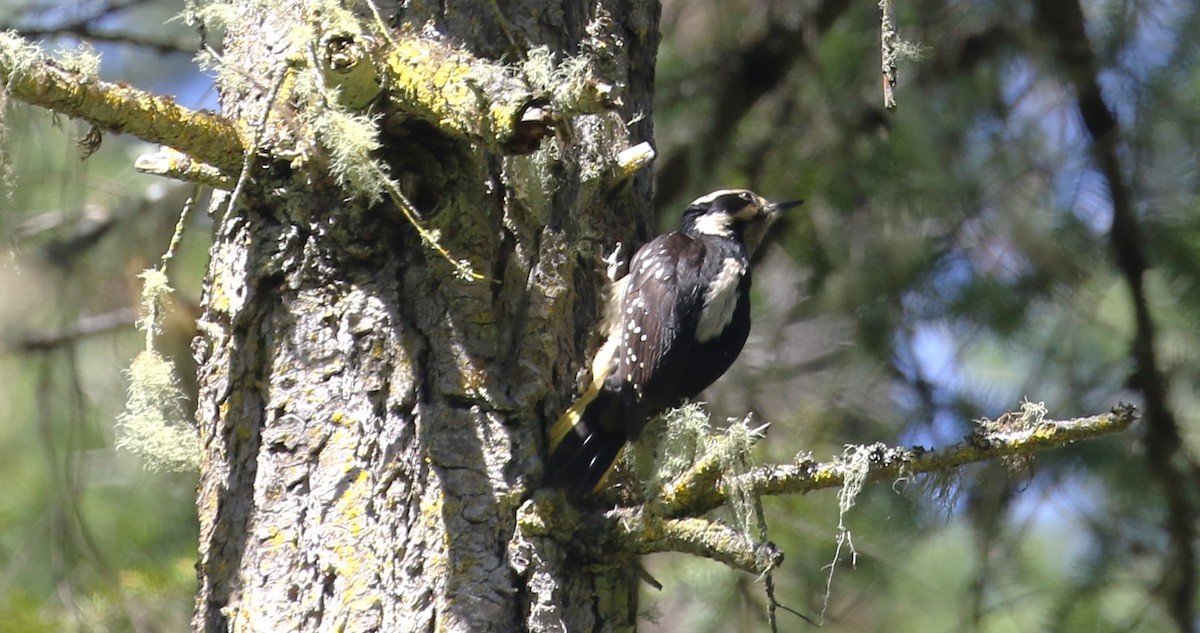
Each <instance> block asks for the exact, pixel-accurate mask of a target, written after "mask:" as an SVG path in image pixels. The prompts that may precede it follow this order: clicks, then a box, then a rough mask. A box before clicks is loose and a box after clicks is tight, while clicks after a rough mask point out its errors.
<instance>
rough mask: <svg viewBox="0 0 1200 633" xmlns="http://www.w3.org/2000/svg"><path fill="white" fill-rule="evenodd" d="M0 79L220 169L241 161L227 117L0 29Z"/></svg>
mask: <svg viewBox="0 0 1200 633" xmlns="http://www.w3.org/2000/svg"><path fill="white" fill-rule="evenodd" d="M0 82H3V83H4V84H5V89H6V90H7V91H8V93H9V94H11V95H12V96H13V97H16V98H17V99H19V100H21V101H23V102H25V103H29V104H31V105H36V106H41V107H44V108H47V109H50V110H53V111H55V112H59V113H62V114H66V115H68V116H72V117H76V118H79V119H82V120H84V121H87V122H88V123H91V124H92V125H94V126H96V127H98V128H100V129H102V130H111V131H113V132H125V133H129V134H133V135H134V136H137V137H138V138H142V139H145V140H147V141H151V142H155V143H160V144H162V145H167V146H170V147H173V148H175V149H177V150H179V151H181V152H184V153H186V154H187V155H189V156H191V157H192V158H193V159H195V160H199V161H202V162H205V163H208V164H210V165H213V166H214V167H216V168H217V169H220V170H221V171H223V172H225V173H230V174H236V173H237V170H238V169H239V168H240V167H241V165H242V150H243V143H242V138H241V135H240V134H239V132H238V129H237V127H236V126H235V125H234V124H233V123H231V122H230V121H229V120H228V119H226V118H224V117H222V116H220V115H218V114H214V113H212V112H208V111H204V110H190V109H188V108H185V107H183V106H180V105H179V104H177V103H175V102H174V100H172V99H171V98H169V97H162V96H157V95H153V94H150V93H148V92H145V91H142V90H138V89H136V88H132V87H130V86H126V85H122V84H113V83H107V82H103V81H99V80H98V79H96V78H95V77H94V76H92V75H91V74H89V73H87V72H83V71H81V70H72V69H69V68H66V67H64V66H63V65H61V64H59V63H57V62H55V61H54V60H52V59H50V58H49V57H47V56H46V54H45V53H44V52H42V50H41V49H40V48H38V47H37V46H34V45H32V44H30V43H28V42H26V41H25V40H23V39H21V38H20V37H18V36H16V35H14V34H12V33H0Z"/></svg>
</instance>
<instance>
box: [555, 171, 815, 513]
mask: <svg viewBox="0 0 1200 633" xmlns="http://www.w3.org/2000/svg"><path fill="white" fill-rule="evenodd" d="M798 204H800V203H799V201H797V202H787V203H779V204H772V203H769V202H768V201H767V200H765V199H763V198H762V197H761V196H758V195H757V194H754V193H752V192H750V191H746V190H741V189H725V190H721V191H715V192H713V193H710V194H708V195H706V196H703V197H701V198H698V199H696V200H695V201H694V202H692V203H691V204H690V205H689V206H688V207H687V209H685V210H684V212H683V223H682V226H681V228H680V230H678V231H674V232H671V233H667V234H665V235H660V236H658V237H656V238H654V239H653V240H651V241H650V242H648V243H647V244H645V245H644V246H642V247H641V248H640V249H638V251H637V253H636V254H634V256H633V260H632V261H630V263H629V274H628V275H626V276H625V277H623V278H622V279H620V280H618V281H617V282H616V283H615V284H614V286H613V288H612V290H611V297H610V301H609V306H608V314H607V316H606V319H605V324H604V328H605V335H606V338H605V343H604V345H603V346H601V348H600V350H599V351H598V352H597V354H596V356H595V358H594V359H593V361H592V382H591V384H590V386H589V388H588V389H587V391H585V392H584V394H583V395H582V396H580V397H579V399H578V400H576V402H575V403H574V404H573V405H572V406H571V407H570V408H569V409H567V411H566V412H565V413H563V415H562V416H561V417H559V419H558V420H557V421H556V422H555V423H554V425H553V426H551V428H550V431H549V440H550V456H549V459H548V462H547V465H546V473H547V480H548V482H549V483H551V484H552V485H556V486H559V487H562V488H565V489H567V490H568V491H569V492H571V493H572V494H574V495H576V496H581V495H584V494H587V493H588V492H592V491H594V490H596V489H598V488H599V487H600V486H601V484H602V482H603V480H604V477H605V475H606V474H607V473H608V471H609V470H610V469H611V468H612V465H613V464H614V463H615V462H616V460H617V457H618V456H619V455H620V453H621V449H622V448H623V447H624V446H625V444H626V443H627V442H628V441H630V440H634V439H636V438H637V437H638V436H639V435H640V434H641V432H642V429H643V427H644V426H645V424H646V421H647V420H649V419H650V418H652V417H654V416H656V415H658V414H659V413H661V412H663V411H664V410H666V409H668V408H671V407H674V406H678V405H679V404H681V403H682V402H683V401H684V400H685V399H688V398H694V397H696V396H697V395H699V393H700V392H701V391H703V390H704V389H705V388H707V387H708V386H709V385H711V384H712V383H713V382H714V381H716V379H717V378H720V377H721V375H722V374H724V373H725V370H727V369H729V366H730V365H732V364H733V361H734V359H736V358H737V356H738V354H739V353H741V351H742V346H743V345H744V344H745V343H746V337H747V336H748V335H749V334H750V294H749V293H750V255H751V254H753V252H754V250H755V248H756V247H757V246H758V243H759V242H760V241H761V239H762V237H763V235H764V234H765V232H766V229H767V227H768V226H769V225H770V224H771V222H772V221H773V220H774V219H775V217H776V216H777V215H778V213H779V212H780V211H781V210H783V209H787V208H790V207H793V206H796V205H798Z"/></svg>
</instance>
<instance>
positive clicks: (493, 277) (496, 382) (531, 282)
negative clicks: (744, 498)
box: [194, 0, 658, 631]
mask: <svg viewBox="0 0 1200 633" xmlns="http://www.w3.org/2000/svg"><path fill="white" fill-rule="evenodd" d="M234 4H235V5H237V16H238V17H237V19H235V20H233V21H231V22H230V24H229V25H228V27H227V29H228V30H227V34H226V37H225V39H224V42H223V46H224V50H223V55H222V58H223V59H224V60H225V64H226V68H225V70H226V74H227V77H226V78H225V79H223V80H222V89H223V93H222V105H223V109H224V111H225V113H227V114H228V115H229V116H231V117H236V118H239V119H241V120H242V121H244V122H245V123H246V125H247V126H253V125H255V124H256V123H257V122H258V121H259V120H261V118H262V115H261V112H262V110H263V107H264V105H265V104H266V103H267V102H268V101H269V100H270V98H271V96H272V94H273V91H274V87H275V86H276V85H279V84H280V83H281V82H279V81H278V77H279V74H278V73H279V70H278V69H279V67H280V66H281V62H280V59H281V53H280V50H281V48H287V49H288V52H287V53H285V55H293V56H294V55H295V54H296V52H297V51H302V52H303V51H304V50H305V49H304V46H305V45H307V44H306V43H304V42H299V43H297V42H295V41H293V39H294V38H295V37H296V35H295V34H296V32H297V30H298V25H300V26H303V25H306V24H310V25H311V24H312V23H314V22H319V21H320V20H322V19H324V17H323V14H322V13H321V9H313V8H306V7H305V6H303V3H300V2H296V1H292V2H277V3H254V2H249V1H242V2H237V3H234ZM375 5H376V6H377V7H378V9H379V10H380V12H381V14H382V17H383V19H384V21H386V22H387V23H388V24H389V25H391V28H392V30H393V33H410V34H411V33H423V34H424V35H423V37H429V38H430V39H431V40H438V39H439V38H440V41H441V42H442V43H444V44H447V45H450V46H452V47H455V48H461V49H462V50H465V51H467V52H469V53H471V54H473V55H475V56H477V57H478V58H481V59H487V60H491V61H492V62H500V61H503V62H504V63H506V64H511V65H515V64H518V63H519V62H520V60H522V59H524V58H526V57H527V56H529V52H530V50H531V49H532V48H534V47H537V46H545V47H548V48H549V50H550V51H551V52H553V53H554V54H555V58H554V59H555V60H556V62H558V63H560V64H561V62H562V61H563V60H564V59H566V57H567V56H581V57H582V59H585V60H586V61H587V63H588V64H589V66H588V67H589V68H590V69H591V72H592V73H593V75H594V76H596V77H598V78H599V79H601V80H603V81H604V82H607V83H609V84H612V85H613V86H616V88H617V91H616V96H617V97H619V99H620V102H619V105H618V106H616V107H615V108H614V109H612V110H609V111H605V112H600V113H596V114H588V115H582V116H577V117H573V118H572V119H571V120H569V121H561V122H559V124H558V125H557V126H556V128H557V129H556V131H557V136H556V137H548V138H546V139H544V140H543V141H542V143H541V147H540V149H539V150H538V151H536V152H533V153H529V154H526V155H520V156H518V155H505V153H504V152H501V151H496V150H495V149H494V148H492V149H488V148H487V146H486V144H484V143H479V142H468V141H464V140H463V139H462V138H456V137H454V136H453V135H450V134H447V133H446V132H444V131H443V130H442V129H440V128H438V127H437V126H436V125H431V124H429V123H427V122H421V121H419V120H418V119H417V118H413V117H409V116H406V115H404V114H403V113H392V114H389V115H388V116H387V117H386V118H385V119H380V121H381V122H382V124H381V127H382V128H383V129H385V132H384V134H383V135H381V137H380V140H381V141H382V143H383V147H382V148H381V149H380V150H379V151H378V152H376V153H375V155H376V156H382V157H384V159H385V160H386V162H387V164H388V167H389V169H390V174H391V176H392V177H394V178H395V179H396V180H397V181H398V182H400V183H402V184H403V185H404V191H405V193H406V194H408V197H409V199H410V200H412V201H413V203H414V205H415V206H416V207H417V209H418V210H420V211H421V212H422V214H423V215H422V218H421V222H422V223H423V224H424V225H425V226H426V227H427V228H430V229H435V230H437V231H438V232H439V234H440V244H441V245H442V246H443V247H445V249H446V250H447V251H449V253H450V255H451V256H452V257H453V258H455V259H465V260H467V261H469V262H470V266H471V267H472V269H473V270H474V271H476V272H478V273H480V274H481V275H483V276H484V277H485V278H486V279H484V280H474V281H472V280H465V279H463V278H462V276H461V275H456V272H455V268H454V267H453V266H452V265H451V264H450V263H449V262H448V261H446V259H444V258H443V257H441V256H440V255H439V254H438V253H436V252H435V251H434V250H433V249H431V248H430V247H429V245H428V244H426V243H424V242H423V241H422V239H421V238H420V236H419V235H418V233H417V231H416V230H415V229H414V228H413V226H411V225H410V224H409V223H408V222H406V221H405V220H404V219H403V216H402V215H401V214H400V213H398V212H397V209H396V208H395V205H393V204H389V203H376V204H373V205H369V204H367V203H366V202H363V201H361V199H360V198H356V199H352V200H349V201H348V200H347V194H346V192H345V191H344V190H342V189H340V188H338V187H333V186H330V182H329V179H328V178H326V179H325V180H324V181H322V180H321V179H319V178H314V177H313V176H312V174H313V170H312V163H314V162H317V161H314V159H311V157H310V155H309V154H305V156H306V158H308V162H307V163H305V162H304V161H298V160H297V161H291V162H288V161H286V160H283V159H281V158H280V152H279V151H278V150H279V149H280V148H295V147H301V148H304V147H311V146H310V145H305V143H311V142H312V137H311V136H310V135H311V133H310V132H308V131H306V130H307V128H306V126H305V119H304V117H303V116H300V115H297V114H295V113H290V112H289V111H288V103H289V99H288V98H287V89H288V88H287V85H286V84H284V87H283V89H282V91H281V92H280V94H282V95H284V96H281V97H278V98H277V99H276V100H275V101H274V102H273V103H274V104H275V107H274V110H273V111H272V114H271V116H270V118H268V119H267V123H266V125H265V130H264V131H263V133H262V134H261V135H260V139H261V148H262V149H261V150H260V152H259V154H260V155H262V156H270V157H271V159H270V160H264V161H262V163H263V164H261V165H255V166H254V168H253V169H252V170H251V172H250V177H247V178H244V182H243V184H242V186H241V188H240V190H239V192H238V194H237V197H236V201H237V204H236V207H235V209H234V210H233V211H231V212H227V213H225V214H224V216H223V217H221V218H220V219H219V225H218V229H217V233H216V237H215V243H214V245H213V249H212V260H211V263H210V267H209V271H208V278H207V282H206V289H205V297H204V315H203V317H202V319H201V323H200V329H201V332H202V334H201V336H200V337H199V338H197V340H196V343H195V348H196V349H195V351H196V356H197V359H198V361H199V362H200V364H201V370H200V381H201V392H200V403H199V407H198V411H197V420H198V422H199V425H200V429H201V436H202V441H203V446H204V463H203V467H202V474H201V481H200V486H199V492H198V505H199V512H200V521H201V536H200V564H199V576H200V594H199V596H198V598H197V603H196V614H195V620H194V627H195V629H196V630H203V631H222V630H239V631H318V630H320V631H325V630H346V631H429V630H448V631H520V630H531V631H545V630H569V631H591V630H619V629H629V628H632V627H633V626H634V620H635V612H636V605H637V601H636V595H637V592H636V588H637V581H636V579H637V576H636V573H635V563H634V561H633V560H632V559H628V560H616V561H613V560H606V561H604V563H605V566H603V567H601V566H599V565H596V564H595V562H594V561H589V560H588V559H587V558H586V557H582V556H580V555H578V553H577V552H576V551H575V550H574V548H573V547H572V546H571V545H569V544H564V543H557V542H555V541H553V540H551V539H548V538H545V539H537V538H521V537H520V536H519V535H518V530H517V527H516V526H517V518H516V517H517V510H518V508H519V507H520V506H521V504H522V503H523V502H524V501H526V500H527V499H528V498H529V497H530V495H531V494H532V492H533V491H534V490H535V489H536V488H538V487H539V486H540V482H541V478H542V473H541V469H542V465H541V464H542V456H543V454H544V450H545V446H544V438H543V427H544V425H545V424H546V421H547V420H553V419H554V418H555V417H556V416H557V415H558V414H559V413H560V412H561V410H562V409H563V408H564V407H565V406H566V405H567V404H568V403H569V401H570V399H571V398H572V396H573V395H574V394H575V392H576V390H577V385H578V384H579V381H580V380H581V379H582V376H581V375H580V370H581V368H583V367H584V366H585V365H586V362H585V359H586V357H587V355H588V354H589V353H590V351H591V350H592V349H593V348H594V346H595V345H596V341H595V340H593V338H594V337H593V336H592V330H593V328H594V326H595V323H596V322H597V317H598V311H599V296H600V288H601V287H602V283H603V277H602V274H601V272H602V270H603V265H602V264H601V263H600V257H601V254H602V253H603V252H606V251H609V250H611V249H612V247H613V245H614V244H615V243H616V242H618V241H624V243H625V244H626V245H627V246H628V245H631V241H633V240H636V239H638V236H639V235H643V236H644V231H643V230H642V228H643V227H645V225H646V219H647V217H648V215H649V214H648V201H649V197H650V191H649V189H650V185H649V178H648V175H647V174H646V173H638V174H635V175H633V176H632V177H630V178H626V177H623V176H622V175H621V174H619V173H618V170H616V169H614V165H615V161H616V156H617V153H618V152H620V151H621V150H624V149H626V148H627V147H629V146H630V145H633V144H636V143H639V142H642V141H649V140H650V138H651V132H652V131H651V126H650V116H651V94H652V83H653V61H654V54H655V48H656V45H657V37H658V29H657V19H658V6H657V3H654V2H644V1H642V0H597V1H596V2H583V1H580V0H565V1H564V2H561V3H543V2H536V1H534V0H526V1H515V2H504V3H496V2H493V1H489V0H460V1H459V2H442V3H425V2H404V3H400V2H385V1H383V0H376V2H375ZM400 5H404V6H405V7H406V8H398V7H399V6H400ZM264 7H271V8H269V9H267V8H264ZM501 13H502V14H501ZM393 14H394V15H393ZM358 17H359V18H360V19H362V20H364V21H366V22H370V23H375V22H373V17H372V16H371V13H370V12H369V11H364V12H362V13H361V14H359V15H358ZM430 29H432V30H435V31H436V32H437V34H438V35H434V34H431V33H430ZM285 44H286V46H285ZM308 44H311V43H308ZM386 46H387V45H386V44H384V47H385V48H386ZM311 155H312V156H317V158H318V159H319V158H320V156H321V153H320V152H313V153H312V154H311ZM625 253H626V255H627V254H628V249H626V251H625Z"/></svg>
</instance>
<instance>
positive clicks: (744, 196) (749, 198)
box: [738, 191, 754, 202]
mask: <svg viewBox="0 0 1200 633" xmlns="http://www.w3.org/2000/svg"><path fill="white" fill-rule="evenodd" d="M738 197H739V198H741V199H742V200H745V201H746V202H754V196H753V195H752V194H751V193H750V192H749V191H743V192H742V193H739V194H738Z"/></svg>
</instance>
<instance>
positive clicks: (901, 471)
mask: <svg viewBox="0 0 1200 633" xmlns="http://www.w3.org/2000/svg"><path fill="white" fill-rule="evenodd" d="M1007 415H1013V417H1012V418H1006V417H1003V416H1002V417H1001V418H1000V419H999V420H998V421H997V422H996V423H992V424H987V425H981V426H980V427H979V428H978V429H977V430H976V432H975V433H974V434H972V435H971V436H970V437H969V438H968V439H967V441H965V442H961V443H959V444H954V445H952V446H947V447H945V448H941V449H938V450H925V449H922V448H899V447H891V448H889V447H886V446H884V445H883V444H876V445H875V446H873V447H870V448H871V452H870V457H871V459H870V470H869V472H868V473H867V476H866V481H868V482H873V481H880V480H886V479H895V478H897V477H902V476H910V475H916V474H920V473H931V472H944V471H948V470H952V469H954V468H958V467H959V466H962V465H964V464H969V463H974V462H984V461H991V460H996V459H1002V458H1005V457H1013V456H1017V455H1028V454H1031V453H1035V452H1037V451H1042V450H1046V449H1050V448H1058V447H1061V446H1066V445H1067V444H1070V443H1072V442H1077V441H1080V440H1087V439H1093V438H1097V437H1101V436H1104V435H1110V434H1113V433H1120V432H1122V431H1124V430H1125V429H1127V428H1129V426H1130V425H1131V424H1133V423H1134V421H1136V420H1137V418H1138V415H1137V410H1136V408H1134V407H1133V406H1132V405H1119V406H1117V407H1116V408H1114V409H1113V410H1112V411H1111V412H1109V413H1105V414H1103V415H1095V416H1091V417H1087V418H1075V419H1071V420H1061V421H1059V420H1038V421H1037V423H1035V424H1029V425H1021V424H1005V422H1009V421H1010V420H1016V419H1017V418H1016V416H1015V415H1014V414H1007ZM848 472H849V469H848V468H847V465H846V464H844V463H843V462H842V461H841V460H834V461H830V462H815V461H806V462H802V463H797V464H787V465H767V466H761V467H759V468H756V469H754V470H752V471H750V472H749V473H746V474H745V475H741V476H740V477H739V478H738V481H737V482H736V484H737V486H739V487H740V488H741V489H743V490H748V491H749V493H750V494H751V495H754V496H759V495H778V494H799V493H805V492H809V491H812V490H820V489H822V488H835V487H838V486H841V485H842V484H843V483H844V481H845V479H846V476H847V474H848ZM732 483H733V482H729V481H725V482H723V483H722V484H720V485H717V486H713V485H711V480H709V479H708V478H706V477H698V478H696V479H695V480H694V482H680V483H677V484H676V485H677V489H676V490H675V491H674V495H675V499H676V502H675V503H673V504H671V505H669V506H666V507H663V508H662V511H664V513H665V515H666V516H674V517H680V516H698V515H701V514H704V513H705V512H708V511H709V510H712V509H713V508H716V507H718V506H721V505H723V504H724V503H725V502H726V499H727V497H728V495H729V491H730V490H731V487H732V485H731V484H732ZM612 512H613V513H616V514H617V515H625V514H629V515H632V514H633V513H634V512H635V509H632V508H622V509H618V510H614V511H612Z"/></svg>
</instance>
